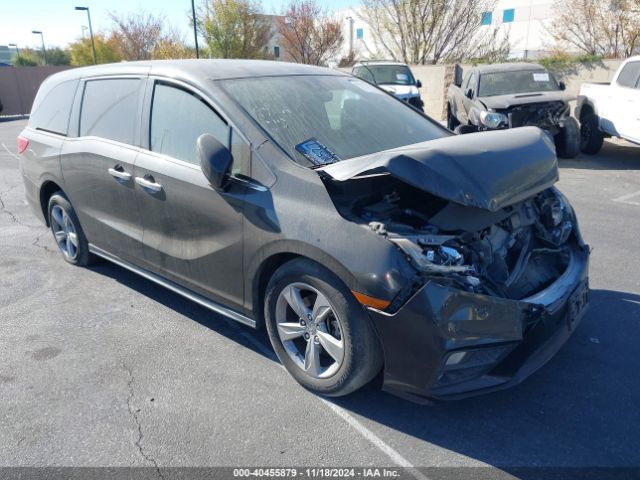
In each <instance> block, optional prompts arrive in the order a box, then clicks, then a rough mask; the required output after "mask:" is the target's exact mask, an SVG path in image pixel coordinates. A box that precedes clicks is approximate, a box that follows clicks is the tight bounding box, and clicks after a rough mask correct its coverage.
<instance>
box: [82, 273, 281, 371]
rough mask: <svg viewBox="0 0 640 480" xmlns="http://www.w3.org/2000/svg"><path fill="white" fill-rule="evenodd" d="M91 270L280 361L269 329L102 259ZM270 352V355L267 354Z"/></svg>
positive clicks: (270, 358)
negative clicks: (231, 316)
mask: <svg viewBox="0 0 640 480" xmlns="http://www.w3.org/2000/svg"><path fill="white" fill-rule="evenodd" d="M90 269H91V270H93V271H94V272H97V273H100V274H101V275H105V276H107V277H110V278H113V279H114V280H116V281H118V282H119V283H121V284H122V285H124V286H126V287H128V288H130V289H132V290H135V291H136V292H138V293H140V294H141V295H144V296H146V297H148V298H150V299H152V300H154V301H156V302H158V303H160V304H162V305H164V306H166V307H167V308H170V309H172V310H174V311H175V312H177V313H179V314H180V315H184V316H185V317H187V318H190V319H191V320H193V321H195V322H198V323H199V324H201V325H202V326H204V327H207V328H209V329H211V330H213V331H215V332H216V333H219V334H220V335H224V336H225V337H227V338H229V340H232V341H234V342H236V343H238V344H240V345H242V346H244V347H246V348H249V349H251V350H253V351H254V352H256V353H258V354H260V355H262V356H263V357H265V358H268V359H269V360H272V361H274V362H278V361H279V360H278V358H277V357H276V354H275V353H273V352H272V351H271V345H270V343H269V338H268V336H267V333H266V330H264V329H263V330H260V331H256V330H254V329H252V328H250V327H247V326H244V325H242V324H240V323H237V322H235V321H233V320H229V319H227V318H225V317H223V316H221V315H219V314H217V313H215V312H212V311H211V310H208V309H206V308H205V307H202V306H201V305H198V304H197V303H194V302H192V301H191V300H187V299H186V298H184V297H182V296H181V295H178V294H177V293H174V292H172V291H171V290H167V289H166V288H164V287H161V286H160V285H157V284H155V283H153V282H152V281H150V280H147V279H145V278H143V277H141V276H139V275H137V274H135V273H133V272H130V271H129V270H126V269H124V268H121V267H119V266H117V265H114V264H112V263H109V262H107V261H103V262H100V263H99V264H97V265H95V266H93V267H91V268H90ZM247 337H254V339H255V340H256V341H257V342H259V343H260V344H262V345H264V346H265V348H262V349H261V348H258V347H257V346H256V345H255V344H254V343H252V342H251V341H250V340H249V339H248V338H247ZM267 352H268V353H269V354H270V355H268V354H267Z"/></svg>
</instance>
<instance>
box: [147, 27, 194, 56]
mask: <svg viewBox="0 0 640 480" xmlns="http://www.w3.org/2000/svg"><path fill="white" fill-rule="evenodd" d="M152 56H153V58H154V59H156V60H163V59H171V58H193V57H195V49H192V48H190V47H188V46H187V45H186V43H185V42H184V40H183V39H182V37H181V36H180V35H178V34H177V33H172V34H169V35H166V36H165V37H163V38H161V39H160V41H158V43H156V45H155V47H154V48H153V53H152Z"/></svg>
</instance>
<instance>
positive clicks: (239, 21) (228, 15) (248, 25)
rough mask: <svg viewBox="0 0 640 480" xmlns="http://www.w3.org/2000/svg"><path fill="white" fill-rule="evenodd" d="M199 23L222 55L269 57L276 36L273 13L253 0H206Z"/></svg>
mask: <svg viewBox="0 0 640 480" xmlns="http://www.w3.org/2000/svg"><path fill="white" fill-rule="evenodd" d="M196 23H197V25H198V30H199V32H200V34H201V35H202V36H203V37H204V38H205V40H206V42H207V45H208V47H209V50H210V53H211V54H212V56H214V57H218V58H265V57H266V55H267V54H266V49H267V44H268V43H269V40H270V39H271V37H272V36H273V31H272V27H271V23H270V21H269V17H268V16H266V15H264V13H263V12H262V8H261V6H260V4H258V3H256V2H254V1H252V0H206V1H205V3H204V4H203V5H202V7H201V8H200V10H199V12H198V14H197V16H196Z"/></svg>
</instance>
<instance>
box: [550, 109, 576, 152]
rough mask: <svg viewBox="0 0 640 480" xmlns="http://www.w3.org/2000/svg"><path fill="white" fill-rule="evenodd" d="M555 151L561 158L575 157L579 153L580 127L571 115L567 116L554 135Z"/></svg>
mask: <svg viewBox="0 0 640 480" xmlns="http://www.w3.org/2000/svg"><path fill="white" fill-rule="evenodd" d="M555 140H556V152H557V154H558V156H559V157H561V158H576V157H577V156H578V153H580V127H579V126H578V121H577V120H576V119H575V118H573V117H567V118H566V119H565V122H564V127H562V128H561V129H560V133H558V135H556V139H555Z"/></svg>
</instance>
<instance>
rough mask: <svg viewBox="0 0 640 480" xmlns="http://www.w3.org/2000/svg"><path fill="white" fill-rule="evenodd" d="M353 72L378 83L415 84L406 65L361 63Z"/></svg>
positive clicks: (368, 80)
mask: <svg viewBox="0 0 640 480" xmlns="http://www.w3.org/2000/svg"><path fill="white" fill-rule="evenodd" d="M353 74H354V75H355V76H356V77H360V78H362V79H364V80H366V81H367V82H371V83H375V84H378V85H415V83H416V81H415V80H414V78H413V75H412V74H411V70H409V67H407V66H406V65H363V66H359V67H356V68H354V69H353Z"/></svg>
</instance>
